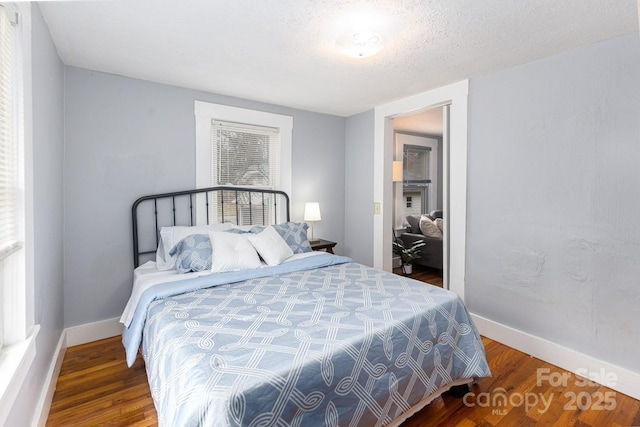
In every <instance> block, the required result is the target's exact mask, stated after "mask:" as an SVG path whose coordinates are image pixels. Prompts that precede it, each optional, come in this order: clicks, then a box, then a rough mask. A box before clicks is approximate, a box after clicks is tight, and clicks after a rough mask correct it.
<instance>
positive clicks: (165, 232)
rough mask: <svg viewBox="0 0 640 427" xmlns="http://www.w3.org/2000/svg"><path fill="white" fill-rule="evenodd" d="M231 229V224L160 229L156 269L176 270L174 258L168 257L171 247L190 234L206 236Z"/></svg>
mask: <svg viewBox="0 0 640 427" xmlns="http://www.w3.org/2000/svg"><path fill="white" fill-rule="evenodd" d="M230 228H231V224H228V223H222V224H209V225H194V226H181V225H179V226H172V227H162V228H161V229H160V239H159V243H158V249H157V251H156V268H157V269H158V270H172V269H174V268H176V258H175V257H174V256H171V255H169V252H170V251H171V249H173V247H174V246H175V245H176V244H177V243H178V242H179V241H180V240H182V239H184V238H185V237H187V236H189V235H191V234H207V233H208V232H210V231H224V230H228V229H230Z"/></svg>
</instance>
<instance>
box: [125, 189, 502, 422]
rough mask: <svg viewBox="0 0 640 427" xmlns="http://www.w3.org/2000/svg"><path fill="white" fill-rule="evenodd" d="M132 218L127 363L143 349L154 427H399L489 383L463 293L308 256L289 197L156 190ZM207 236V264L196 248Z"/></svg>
mask: <svg viewBox="0 0 640 427" xmlns="http://www.w3.org/2000/svg"><path fill="white" fill-rule="evenodd" d="M132 216H133V236H134V241H133V246H134V266H135V270H134V286H133V289H132V294H131V298H130V300H129V302H128V304H127V307H126V308H125V310H124V312H123V315H122V318H121V321H122V323H124V325H125V328H124V332H123V344H124V346H125V351H126V355H127V363H128V364H129V366H131V365H132V364H133V362H134V361H135V359H136V356H137V354H138V352H139V351H140V352H141V353H142V356H143V358H144V360H145V364H146V370H147V374H148V380H149V384H150V388H151V393H152V396H153V399H154V403H155V406H156V409H157V412H158V420H159V425H160V426H307V425H313V426H323V425H326V426H396V425H400V424H401V423H402V422H403V421H404V420H406V419H407V418H408V417H409V416H411V415H412V414H414V413H415V412H417V411H418V410H420V409H421V408H423V407H424V406H425V405H427V404H428V403H429V402H431V401H432V400H433V399H435V398H436V397H438V396H439V395H441V394H442V393H443V392H445V391H447V390H448V389H450V388H451V387H453V386H460V385H464V384H468V383H470V382H472V381H473V380H474V379H476V378H478V377H485V376H490V372H489V368H488V366H487V362H486V358H485V353H484V348H483V345H482V341H481V339H480V336H479V334H478V332H477V330H476V328H475V326H474V325H473V322H472V321H471V319H470V316H469V313H468V312H467V310H466V308H465V306H464V304H463V303H462V301H461V300H460V299H459V298H458V297H457V296H456V295H455V294H453V293H451V292H449V291H446V290H443V289H440V288H437V287H434V286H429V285H426V284H424V283H422V282H418V281H415V280H412V279H410V278H407V277H403V276H399V275H394V274H391V273H388V272H384V271H380V270H377V269H374V268H371V267H368V266H365V265H361V264H358V263H355V262H353V260H351V259H349V258H347V257H343V256H339V255H333V254H328V253H324V252H312V251H311V250H310V247H309V244H308V241H307V240H306V224H303V223H295V222H291V221H290V218H289V198H288V196H287V195H286V194H285V193H282V192H278V191H271V190H255V189H246V188H228V187H215V188H208V189H198V190H189V191H182V192H175V193H165V194H158V195H153V196H145V197H142V198H140V199H139V200H137V201H136V202H135V203H134V206H133V209H132ZM231 223H233V225H231ZM274 230H275V231H274ZM274 233H275V234H274ZM267 234H268V236H267V237H265V236H266V235H267ZM276 235H277V236H279V238H278V237H274V236H276ZM193 236H200V237H199V238H200V239H201V241H194V239H195V238H194V237H193ZM203 236H204V237H203ZM229 236H233V237H229ZM207 237H208V239H209V244H210V246H211V251H210V253H211V255H210V258H207V260H208V261H209V264H207V263H206V262H204V263H203V259H204V258H205V257H206V255H207V252H206V251H205V252H204V255H203V254H200V255H195V254H194V252H193V251H191V252H189V248H194V247H204V246H206V238H207ZM186 240H188V243H189V244H188V245H187V244H185V243H184V242H185V241H186ZM196 240H197V239H196ZM245 240H247V241H249V243H250V244H251V245H252V246H253V248H254V250H255V251H256V253H257V254H258V255H259V256H258V259H259V266H256V264H255V257H254V256H253V255H252V254H251V255H247V253H246V252H242V251H240V250H239V249H238V248H240V247H241V246H242V249H243V250H245V249H247V248H246V245H245V243H246V242H245ZM228 241H231V242H235V243H232V244H231V245H229V244H228ZM203 242H204V243H203ZM239 242H242V243H239ZM283 242H284V246H288V248H289V249H290V251H287V250H286V249H285V248H284V246H283V244H282V243H283ZM234 245H235V246H234ZM168 246H172V247H171V251H169V252H172V255H171V256H169V257H168V258H171V257H173V258H174V259H173V261H172V260H171V259H166V258H167V253H166V249H168ZM184 247H187V249H186V250H185V251H182V252H181V250H180V249H181V248H184ZM276 247H277V248H278V250H275V249H274V248H276ZM176 248H177V250H176ZM236 250H237V251H236ZM278 251H280V252H282V254H279V255H278V256H276V257H274V255H273V252H278ZM183 252H189V254H190V255H191V256H192V257H191V258H189V257H187V258H189V260H190V262H191V264H189V263H188V262H187V263H186V267H185V261H184V258H180V257H181V256H182V255H183ZM196 252H197V251H196ZM228 252H231V254H232V255H230V254H229V253H228ZM289 253H291V254H290V255H289ZM245 255H246V256H245ZM176 257H177V258H176ZM145 258H147V260H146V262H143V261H144V260H145ZM219 258H221V259H223V260H222V261H221V260H219ZM245 258H251V259H252V261H251V262H249V263H248V264H247V265H248V267H247V266H246V265H231V264H233V263H234V262H240V264H242V263H243V262H245V261H244V259H245ZM194 260H195V261H194ZM171 262H173V264H172V265H171ZM225 263H226V264H225ZM219 264H225V266H223V268H220V266H219ZM168 265H169V266H170V267H171V266H172V267H173V268H167V266H168ZM181 265H182V268H181V267H180V266H181ZM190 266H195V267H194V268H193V269H190V268H189V267H190ZM179 270H181V271H179ZM212 271H215V272H212Z"/></svg>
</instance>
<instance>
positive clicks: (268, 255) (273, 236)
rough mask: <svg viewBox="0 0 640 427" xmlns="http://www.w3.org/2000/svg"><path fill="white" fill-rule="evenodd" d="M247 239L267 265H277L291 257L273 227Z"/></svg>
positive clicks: (289, 250)
mask: <svg viewBox="0 0 640 427" xmlns="http://www.w3.org/2000/svg"><path fill="white" fill-rule="evenodd" d="M247 239H249V241H250V242H251V244H252V245H253V247H254V248H256V250H257V251H258V253H259V254H260V256H261V257H262V259H263V260H264V261H265V262H266V263H267V264H268V265H271V266H273V265H279V264H280V263H282V261H284V260H285V259H287V258H289V257H290V256H291V255H293V251H292V250H291V248H290V247H289V245H288V244H287V242H285V241H284V239H283V238H282V236H280V234H279V233H278V232H277V231H276V229H275V228H274V227H273V226H271V225H270V226H268V227H267V228H265V229H264V230H262V231H261V232H260V233H258V234H251V235H247Z"/></svg>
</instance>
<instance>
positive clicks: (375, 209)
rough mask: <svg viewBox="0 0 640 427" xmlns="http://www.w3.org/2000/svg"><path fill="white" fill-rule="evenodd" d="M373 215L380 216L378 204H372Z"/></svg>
mask: <svg viewBox="0 0 640 427" xmlns="http://www.w3.org/2000/svg"><path fill="white" fill-rule="evenodd" d="M373 213H374V214H375V215H380V202H373Z"/></svg>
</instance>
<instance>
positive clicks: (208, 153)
mask: <svg viewBox="0 0 640 427" xmlns="http://www.w3.org/2000/svg"><path fill="white" fill-rule="evenodd" d="M195 115H196V186H197V187H198V188H204V187H211V186H218V185H225V186H237V187H255V188H268V189H276V190H282V191H285V192H287V193H290V192H291V134H292V130H293V118H292V117H290V116H284V115H280V114H273V113H266V112H263V111H256V110H249V109H245V108H237V107H230V106H227V105H220V104H211V103H206V102H200V101H196V102H195ZM238 197H239V198H240V200H238V203H239V204H240V205H241V206H240V209H239V211H236V210H235V207H234V208H233V209H230V208H228V207H229V206H232V205H235V202H236V200H235V199H236V194H235V192H227V193H225V194H223V195H220V196H219V200H213V201H211V203H210V204H209V210H210V211H209V215H210V217H212V216H213V217H215V218H217V220H218V221H228V222H234V223H237V224H247V223H249V222H251V223H254V224H256V223H260V222H263V223H268V222H270V221H271V215H272V214H273V212H272V211H271V210H270V209H265V207H267V206H272V201H271V200H270V199H268V198H267V196H265V197H264V198H263V197H262V196H261V195H259V194H254V195H252V197H251V200H249V199H248V195H246V194H240V195H238ZM222 198H224V200H222ZM223 201H224V206H226V207H225V209H224V211H223V203H222V202H223ZM196 203H205V202H204V200H202V199H198V200H197V202H196ZM196 212H197V216H196V221H197V222H198V223H204V222H206V218H204V216H205V215H204V214H203V213H202V211H201V210H200V209H197V210H196Z"/></svg>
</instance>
